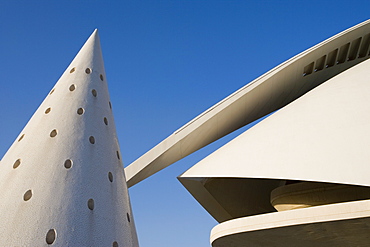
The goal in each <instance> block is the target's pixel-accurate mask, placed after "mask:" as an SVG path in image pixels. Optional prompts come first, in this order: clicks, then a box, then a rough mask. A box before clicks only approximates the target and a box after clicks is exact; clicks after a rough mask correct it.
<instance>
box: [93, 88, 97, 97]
mask: <svg viewBox="0 0 370 247" xmlns="http://www.w3.org/2000/svg"><path fill="white" fill-rule="evenodd" d="M91 93H92V95H93V96H94V97H96V96H97V95H98V93H97V92H96V90H95V89H93V90H91Z"/></svg>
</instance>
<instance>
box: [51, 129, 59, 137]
mask: <svg viewBox="0 0 370 247" xmlns="http://www.w3.org/2000/svg"><path fill="white" fill-rule="evenodd" d="M57 134H58V132H57V130H56V129H53V130H52V131H51V132H50V137H55V136H56V135H57Z"/></svg>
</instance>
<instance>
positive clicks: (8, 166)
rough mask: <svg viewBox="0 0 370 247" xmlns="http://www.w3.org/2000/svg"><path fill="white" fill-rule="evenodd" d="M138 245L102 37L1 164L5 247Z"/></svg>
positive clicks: (0, 238)
mask: <svg viewBox="0 0 370 247" xmlns="http://www.w3.org/2000/svg"><path fill="white" fill-rule="evenodd" d="M50 245H51V246H79V247H80V246H113V247H117V246H119V247H128V246H130V247H131V246H138V241H137V236H136V230H135V225H134V222H133V217H132V213H131V207H130V202H129V196H128V192H127V186H126V179H125V174H124V170H123V166H122V162H121V158H120V151H119V145H118V141H117V136H116V128H115V125H114V119H113V114H112V108H111V103H110V101H109V94H108V87H107V82H106V76H105V71H104V64H103V58H102V53H101V49H100V41H99V36H98V32H97V30H95V31H94V33H93V34H92V35H91V36H90V38H89V39H88V40H87V42H86V43H85V45H84V46H83V47H82V49H81V50H80V52H79V53H78V54H77V56H76V57H75V59H74V60H73V61H72V63H71V64H70V66H69V67H68V68H67V70H66V71H65V72H64V73H63V75H62V77H61V78H60V79H59V81H58V82H57V84H56V85H55V87H54V88H53V89H52V90H51V92H50V93H49V95H48V96H47V97H46V99H45V100H44V102H43V103H42V104H41V106H40V107H39V108H38V110H37V111H36V112H35V114H34V115H33V117H32V118H31V120H30V121H29V122H28V124H27V125H26V127H25V128H24V129H23V131H22V132H21V134H20V135H19V136H18V138H17V139H16V141H15V142H14V143H13V145H12V146H11V147H10V149H9V150H8V152H7V153H6V154H5V156H4V157H3V159H2V161H1V166H0V246H6V247H9V246H50Z"/></svg>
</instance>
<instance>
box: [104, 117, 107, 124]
mask: <svg viewBox="0 0 370 247" xmlns="http://www.w3.org/2000/svg"><path fill="white" fill-rule="evenodd" d="M104 123H105V125H108V119H107V118H106V117H105V118H104Z"/></svg>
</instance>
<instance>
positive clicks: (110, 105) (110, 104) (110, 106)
mask: <svg viewBox="0 0 370 247" xmlns="http://www.w3.org/2000/svg"><path fill="white" fill-rule="evenodd" d="M109 108H110V109H111V110H112V103H110V101H109Z"/></svg>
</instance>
